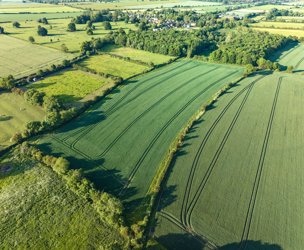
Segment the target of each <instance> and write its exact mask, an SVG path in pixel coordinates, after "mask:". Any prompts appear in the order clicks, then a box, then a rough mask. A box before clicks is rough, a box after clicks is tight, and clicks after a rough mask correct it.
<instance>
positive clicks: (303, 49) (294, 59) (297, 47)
mask: <svg viewBox="0 0 304 250" xmlns="http://www.w3.org/2000/svg"><path fill="white" fill-rule="evenodd" d="M270 59H271V60H272V61H277V62H278V63H279V64H281V65H283V66H285V67H287V66H293V67H294V71H295V72H302V71H303V70H304V45H303V44H291V45H290V46H288V47H286V48H284V49H282V50H279V51H277V52H276V53H274V54H273V56H272V57H271V58H270Z"/></svg>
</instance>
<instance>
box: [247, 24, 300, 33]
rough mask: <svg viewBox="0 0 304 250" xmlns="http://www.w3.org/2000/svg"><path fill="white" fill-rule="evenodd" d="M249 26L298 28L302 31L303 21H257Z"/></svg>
mask: <svg viewBox="0 0 304 250" xmlns="http://www.w3.org/2000/svg"><path fill="white" fill-rule="evenodd" d="M251 26H252V27H256V28H274V29H300V30H303V31H304V23H288V22H258V23H253V24H251Z"/></svg>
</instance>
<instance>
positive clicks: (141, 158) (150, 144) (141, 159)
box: [121, 71, 238, 193]
mask: <svg viewBox="0 0 304 250" xmlns="http://www.w3.org/2000/svg"><path fill="white" fill-rule="evenodd" d="M236 72H238V71H234V72H232V73H230V74H229V75H226V76H224V77H222V78H221V79H219V80H217V81H214V82H213V83H211V84H209V85H208V86H207V87H206V88H204V89H203V90H201V91H200V92H199V93H198V94H196V95H195V96H194V97H192V98H191V99H190V100H189V101H188V102H187V103H186V104H185V105H184V106H183V107H182V108H180V109H179V110H178V111H177V112H176V113H175V114H174V115H173V116H172V117H171V118H170V120H169V121H168V122H167V123H166V124H165V125H164V126H163V127H162V128H161V129H160V130H159V131H158V133H157V134H156V135H155V136H154V138H153V139H152V141H151V142H150V143H149V145H148V147H147V148H146V149H145V151H144V153H143V154H142V156H141V157H140V159H139V160H138V161H137V163H136V164H135V166H134V168H133V170H132V171H131V173H130V175H129V178H128V182H127V185H126V186H125V187H124V188H123V190H122V191H121V193H122V192H124V190H125V189H126V188H128V187H129V185H130V183H131V182H132V180H133V178H134V176H135V174H136V172H137V171H138V169H139V167H140V166H141V164H142V163H143V161H144V159H145V158H146V156H147V155H148V153H149V152H150V150H151V149H152V147H153V145H154V144H155V143H156V142H157V140H158V138H159V137H160V136H161V135H162V133H163V132H164V131H165V130H166V129H167V128H168V127H169V125H170V124H171V123H172V122H173V121H174V120H175V119H176V118H177V117H178V116H179V115H180V114H181V113H182V112H183V111H184V110H185V109H186V108H187V107H188V106H189V105H190V104H191V103H192V102H194V101H195V100H196V99H197V98H198V97H200V96H201V95H202V94H204V93H205V92H206V91H207V90H209V89H210V88H211V87H212V86H213V85H214V84H216V83H217V82H220V81H222V80H224V79H226V78H227V77H230V76H232V75H233V74H235V73H236Z"/></svg>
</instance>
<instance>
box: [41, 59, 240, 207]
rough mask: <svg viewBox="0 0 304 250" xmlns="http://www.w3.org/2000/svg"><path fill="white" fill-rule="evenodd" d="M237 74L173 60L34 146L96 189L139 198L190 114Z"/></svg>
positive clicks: (230, 69)
mask: <svg viewBox="0 0 304 250" xmlns="http://www.w3.org/2000/svg"><path fill="white" fill-rule="evenodd" d="M242 73H243V68H241V67H235V66H224V65H217V64H206V63H201V62H196V61H190V60H181V61H178V62H176V63H173V64H170V65H168V66H166V67H163V68H160V69H158V70H155V71H152V72H150V73H148V74H146V75H144V76H142V77H138V78H136V79H131V80H130V81H129V82H128V83H127V84H126V86H123V87H121V88H120V89H116V90H115V91H114V92H113V93H112V94H110V95H108V96H107V98H106V100H103V101H101V102H99V103H97V104H96V105H94V106H93V107H92V108H91V109H90V110H88V111H87V112H86V113H84V114H83V115H82V116H81V117H79V118H78V119H76V120H74V121H73V122H71V123H69V124H67V125H66V126H64V127H63V128H61V129H60V130H58V131H56V132H54V133H53V134H50V135H47V136H45V137H44V138H40V139H39V141H38V144H39V146H40V148H41V149H43V150H44V151H46V152H50V151H52V152H55V153H58V154H62V155H63V156H65V157H67V158H68V159H69V160H70V161H71V162H72V165H73V166H77V167H79V168H82V169H83V170H84V173H85V175H86V176H87V177H88V178H89V179H90V180H92V181H93V182H94V183H95V184H96V186H97V187H98V188H101V189H104V190H106V191H108V192H111V193H114V194H116V195H120V197H122V198H124V199H125V200H128V201H130V200H134V199H141V198H143V197H144V196H145V194H146V192H147V190H148V189H149V185H150V183H151V181H152V179H153V177H154V175H155V173H156V171H157V169H158V167H159V164H160V162H161V161H162V159H163V158H164V157H165V155H166V152H167V150H168V147H169V146H170V143H171V142H172V141H173V139H174V138H175V136H176V134H177V133H178V132H179V131H180V130H181V129H182V128H183V126H185V124H186V123H187V121H188V119H189V118H190V117H191V116H192V114H193V113H195V112H196V111H197V110H198V108H199V107H200V106H201V105H202V104H203V103H204V102H207V101H208V100H209V99H210V97H211V96H212V94H214V93H215V92H216V91H217V90H218V89H219V88H220V87H222V86H223V85H225V84H227V83H229V82H231V81H233V80H235V79H237V78H239V77H240V76H241V75H242Z"/></svg>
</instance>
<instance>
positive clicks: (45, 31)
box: [37, 25, 48, 36]
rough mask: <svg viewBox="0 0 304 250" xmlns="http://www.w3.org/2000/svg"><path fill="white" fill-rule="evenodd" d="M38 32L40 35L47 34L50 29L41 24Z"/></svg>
mask: <svg viewBox="0 0 304 250" xmlns="http://www.w3.org/2000/svg"><path fill="white" fill-rule="evenodd" d="M37 34H38V35H39V36H47V34H48V30H47V29H46V28H44V27H42V26H40V25H39V26H38V30H37Z"/></svg>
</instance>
